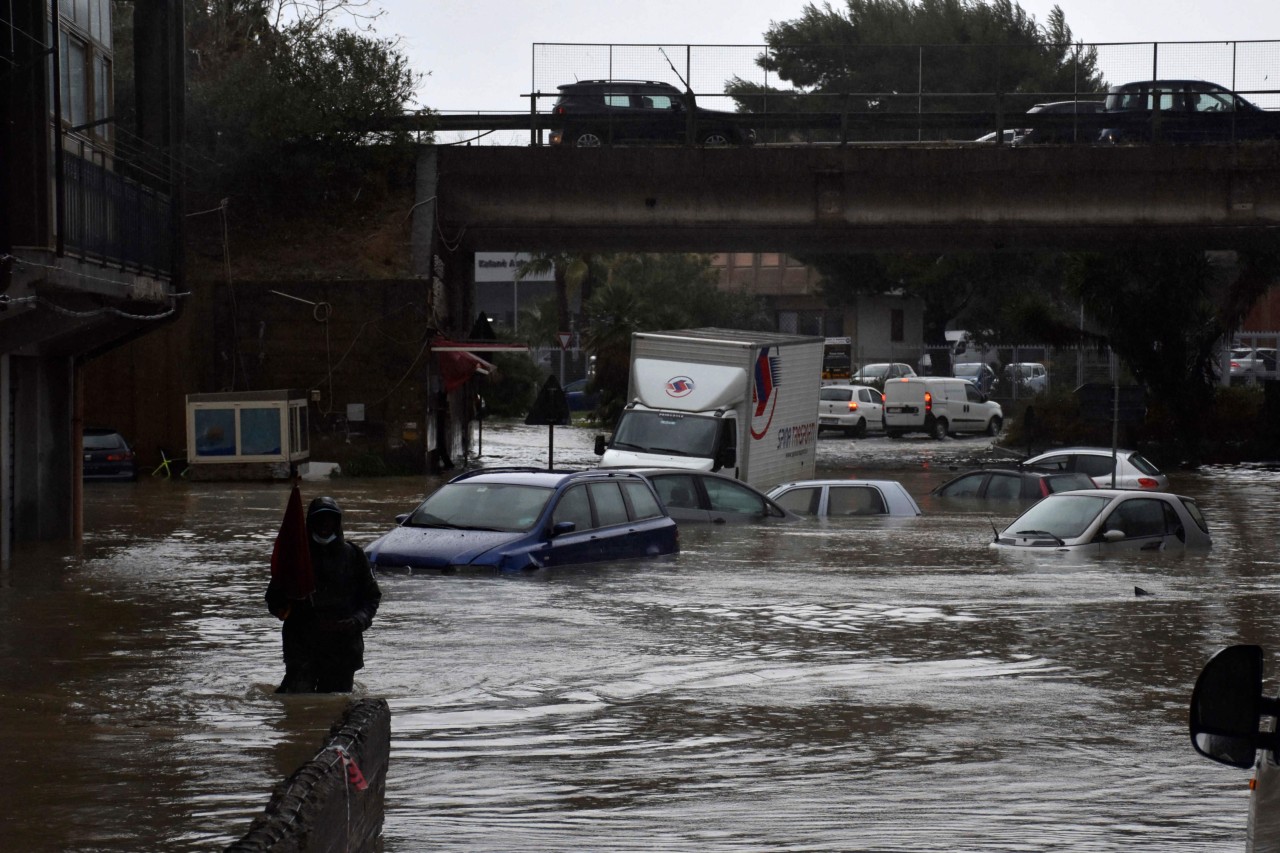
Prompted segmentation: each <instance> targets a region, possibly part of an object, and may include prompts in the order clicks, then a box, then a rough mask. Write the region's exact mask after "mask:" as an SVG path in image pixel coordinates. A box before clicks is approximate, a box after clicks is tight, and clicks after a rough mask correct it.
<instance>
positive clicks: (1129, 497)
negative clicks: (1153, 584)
mask: <svg viewBox="0 0 1280 853" xmlns="http://www.w3.org/2000/svg"><path fill="white" fill-rule="evenodd" d="M1212 544H1213V540H1212V539H1211V538H1210V536H1209V525H1208V524H1207V523H1206V522H1205V520H1204V514H1203V513H1201V512H1200V507H1199V506H1197V505H1196V502H1195V501H1194V500H1192V499H1191V498H1186V497H1182V496H1181V495H1175V494H1171V493H1170V492H1135V491H1132V490H1129V489H1080V490H1078V491H1074V492H1059V493H1057V494H1053V495H1049V496H1048V497H1047V498H1045V499H1044V500H1042V501H1040V502H1039V503H1037V504H1035V505H1034V506H1032V507H1031V508H1030V509H1028V510H1027V511H1026V512H1024V513H1023V514H1022V515H1020V516H1018V518H1017V519H1016V520H1015V521H1014V522H1013V524H1010V525H1009V526H1008V527H1006V528H1005V529H1004V530H1003V531H1001V532H1000V533H999V534H997V535H996V538H995V540H994V541H993V542H992V543H991V547H992V548H1052V549H1055V550H1058V551H1085V552H1095V553H1106V552H1109V551H1116V550H1127V551H1164V550H1167V549H1171V548H1179V549H1180V548H1208V547H1210V546H1211V545H1212Z"/></svg>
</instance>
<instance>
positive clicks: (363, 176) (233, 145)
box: [187, 0, 420, 206]
mask: <svg viewBox="0 0 1280 853" xmlns="http://www.w3.org/2000/svg"><path fill="white" fill-rule="evenodd" d="M284 2H285V0H203V2H199V0H188V2H187V21H188V39H187V50H188V56H189V67H188V72H187V73H188V92H187V136H188V143H189V145H190V146H191V148H192V149H193V155H194V156H193V157H192V158H191V159H192V164H193V167H194V170H195V174H194V176H193V184H195V188H196V189H197V191H199V190H204V191H206V192H209V193H213V194H225V193H228V192H232V193H243V194H246V195H252V196H253V197H254V198H255V200H256V201H257V202H258V203H259V204H277V205H282V206H290V205H300V204H305V203H306V202H307V201H309V200H312V199H315V198H320V197H323V196H324V195H326V194H328V193H330V192H333V191H334V190H341V191H342V192H344V193H351V194H355V193H357V192H359V191H360V190H362V189H363V188H364V187H365V184H366V183H368V182H369V181H368V175H370V174H376V173H377V172H378V171H379V170H385V169H386V168H387V167H388V166H389V165H390V163H391V162H393V161H394V160H395V159H396V158H397V156H398V157H401V158H403V157H404V153H405V152H407V150H408V149H407V147H405V148H403V150H402V151H399V152H397V151H396V150H395V148H396V147H397V146H407V141H408V140H407V136H406V135H405V134H403V133H388V132H377V133H374V132H371V131H370V130H369V128H370V127H371V126H376V125H379V124H385V123H386V120H388V119H391V118H393V117H398V116H400V115H403V113H404V111H405V107H406V105H407V104H408V103H409V102H410V101H411V100H412V98H413V96H414V92H415V90H416V88H417V85H418V82H419V80H420V75H419V74H417V73H415V72H413V71H412V70H410V68H409V64H408V60H407V58H406V57H405V56H404V55H403V54H402V53H400V51H399V50H398V48H397V45H396V43H395V42H394V41H392V40H390V39H379V38H376V37H374V36H372V35H369V34H367V33H364V32H356V31H353V30H348V29H341V28H337V27H335V26H333V25H332V23H331V22H332V21H333V20H334V19H335V18H336V17H337V16H339V15H340V14H341V13H344V12H345V13H347V14H349V15H355V16H356V20H357V21H358V20H359V17H358V16H359V11H358V10H359V8H360V7H361V6H363V5H364V4H361V3H348V2H341V0H340V2H336V3H334V2H321V3H319V4H317V5H315V6H312V7H307V8H305V9H304V8H302V7H297V8H294V7H293V5H292V4H289V5H290V7H291V9H290V16H289V17H290V20H291V22H290V23H288V24H282V23H281V20H282V19H283V18H284V17H286V16H285V15H284V14H283V11H282V5H283V4H284Z"/></svg>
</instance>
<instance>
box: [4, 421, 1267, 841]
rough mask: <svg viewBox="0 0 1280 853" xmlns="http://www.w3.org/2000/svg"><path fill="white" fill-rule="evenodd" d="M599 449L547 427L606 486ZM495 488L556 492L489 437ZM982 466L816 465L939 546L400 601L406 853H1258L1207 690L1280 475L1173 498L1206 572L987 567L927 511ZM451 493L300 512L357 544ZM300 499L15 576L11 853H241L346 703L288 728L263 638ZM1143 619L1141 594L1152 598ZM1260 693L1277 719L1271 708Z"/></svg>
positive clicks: (946, 451)
mask: <svg viewBox="0 0 1280 853" xmlns="http://www.w3.org/2000/svg"><path fill="white" fill-rule="evenodd" d="M591 437H592V433H591V432H590V431H588V430H582V429H565V428H561V429H557V430H556V432H555V461H556V463H557V464H559V465H566V466H568V465H589V464H593V463H594V461H595V457H594V456H593V455H592V454H591V452H590V444H591ZM482 450H483V452H484V454H485V456H484V457H483V461H484V462H485V463H486V464H539V465H544V464H545V463H546V450H547V437H546V430H545V429H542V428H530V427H523V426H521V427H500V426H495V425H490V426H489V427H488V428H487V429H486V431H485V434H484V436H483V447H482ZM990 456H991V453H990V448H989V445H988V444H987V442H986V441H985V440H981V439H963V440H955V439H948V440H946V441H943V442H931V441H927V440H924V439H920V440H911V439H907V440H904V441H897V442H893V441H889V440H888V439H884V438H871V439H866V440H861V441H850V440H848V439H844V438H836V437H834V436H832V437H828V436H826V435H824V436H823V437H822V438H821V439H820V441H819V465H820V473H822V474H824V475H831V476H887V477H893V478H896V479H900V480H902V481H903V482H904V483H905V484H906V485H907V487H908V489H909V490H910V491H911V492H912V493H913V494H914V495H916V496H917V498H918V500H920V502H921V505H922V508H923V509H924V511H925V515H924V516H922V517H920V518H917V519H909V520H897V521H885V520H878V519H872V520H857V521H853V522H843V523H840V524H825V523H819V522H806V523H801V524H796V525H788V526H770V527H759V528H742V529H725V528H715V529H711V528H697V527H685V528H683V529H682V530H681V547H682V551H681V553H680V554H679V555H678V556H677V557H674V558H670V559H667V560H665V561H658V562H642V563H629V564H605V565H593V566H583V567H573V568H563V569H554V570H547V571H545V572H542V573H537V574H532V575H522V576H513V577H506V576H503V577H498V576H491V575H477V576H463V575H455V576H437V575H416V576H407V575H399V574H390V575H383V576H381V577H380V579H379V581H380V584H381V586H382V590H383V596H384V597H383V604H382V608H381V610H380V611H379V613H378V616H377V618H376V619H375V621H374V625H373V627H372V629H371V630H370V631H369V632H368V633H367V634H366V645H367V651H366V663H367V667H366V668H365V669H364V670H362V671H361V672H360V673H358V674H357V693H358V695H367V696H376V697H384V698H386V699H387V700H388V702H389V703H390V706H391V710H392V755H391V765H390V771H389V776H388V779H387V803H386V805H387V814H386V824H385V827H384V846H385V849H386V850H389V851H391V850H394V851H418V850H427V849H430V850H567V849H595V850H605V849H607V850H641V849H643V850H653V849H662V850H698V851H705V850H715V851H746V850H865V851H913V853H914V851H927V850H937V849H948V850H971V851H1051V850H1052V851H1062V850H1071V851H1126V853H1127V851H1131V850H1135V849H1137V850H1151V851H1193V850H1194V851H1218V850H1223V851H1241V850H1243V849H1244V832H1245V819H1246V812H1247V806H1248V792H1247V783H1248V779H1249V776H1250V775H1251V774H1249V773H1248V772H1247V771H1243V770H1236V769H1232V768H1227V767H1223V766H1221V765H1216V764H1212V763H1210V762H1208V761H1206V760H1205V759H1202V758H1200V757H1198V756H1197V755H1196V754H1195V753H1194V752H1193V751H1192V749H1191V746H1190V742H1189V738H1188V735H1187V730H1186V719H1187V704H1188V700H1189V698H1190V692H1191V686H1192V684H1193V682H1194V679H1195V676H1196V674H1197V673H1198V672H1199V669H1200V667H1201V666H1202V665H1203V664H1204V662H1205V661H1206V660H1207V659H1208V658H1209V657H1210V655H1212V654H1213V652H1215V651H1216V650H1217V649H1219V648H1220V647H1222V646H1224V645H1227V644H1230V643H1238V642H1254V643H1259V644H1261V645H1262V646H1263V647H1264V648H1265V649H1266V650H1267V652H1268V662H1269V665H1270V664H1271V659H1272V657H1273V656H1274V655H1275V654H1276V653H1277V652H1280V644H1278V643H1275V642H1274V641H1273V638H1274V637H1275V635H1276V633H1277V628H1278V627H1280V626H1278V623H1277V618H1276V613H1277V609H1278V607H1280V580H1278V574H1280V565H1278V563H1280V560H1278V559H1277V556H1276V554H1277V549H1276V540H1275V520H1276V518H1277V510H1280V489H1277V488H1276V486H1277V476H1278V475H1277V474H1276V473H1275V472H1274V471H1268V470H1265V469H1260V468H1249V467H1240V468H1219V469H1210V470H1201V471H1197V472H1170V473H1171V479H1172V480H1173V487H1174V490H1175V491H1179V492H1181V493H1184V494H1189V495H1191V496H1193V497H1195V498H1196V499H1197V500H1198V501H1199V502H1200V503H1201V505H1202V507H1203V508H1204V510H1205V513H1206V515H1207V516H1208V518H1209V521H1210V524H1211V526H1212V533H1213V535H1214V548H1213V549H1212V550H1211V551H1209V552H1207V553H1200V554H1152V553H1139V554H1131V555H1128V556H1122V557H1113V558H1107V559H1096V558H1080V557H1071V556H1068V555H1061V554H1037V555H1035V556H1021V555H1017V556H1013V555H1008V554H1003V553H996V552H992V551H990V550H988V548H987V542H988V541H989V540H990V539H991V523H992V520H993V519H994V521H995V523H996V524H997V525H1000V526H1002V525H1003V524H1004V523H1006V522H1007V521H1009V520H1011V518H1012V515H1013V514H1014V512H1013V511H1000V510H997V511H996V512H994V513H992V512H991V511H990V510H987V509H957V508H956V507H951V506H939V505H937V504H935V503H932V502H930V500H929V499H928V498H927V497H925V496H924V495H925V493H926V492H927V491H928V490H929V489H930V488H932V486H934V485H936V484H938V483H940V482H942V481H943V480H944V479H946V478H948V477H950V476H952V475H953V474H954V473H956V471H955V470H954V469H955V468H957V467H965V466H967V465H968V464H969V463H970V462H971V461H973V460H975V459H983V460H985V459H989V457H990ZM434 485H435V482H434V481H432V480H430V479H426V478H395V479H377V480H335V481H308V482H304V484H303V497H304V499H306V500H309V499H310V498H312V497H314V496H316V495H319V494H331V495H333V496H334V497H335V498H337V500H338V501H339V502H340V503H341V504H342V505H343V507H344V508H345V509H346V511H347V514H346V527H347V533H348V537H349V538H350V539H352V540H353V541H356V542H359V543H362V544H363V543H367V542H368V541H370V540H372V538H374V537H375V536H376V535H378V534H379V533H381V532H383V531H384V530H386V529H387V528H388V527H389V526H390V524H391V523H393V517H394V515H395V514H396V513H397V512H403V511H406V510H407V509H409V508H411V507H412V506H413V505H414V504H415V503H416V501H417V500H419V499H420V498H421V497H423V496H424V495H425V494H426V493H427V492H429V491H430V490H431V489H432V488H433V487H434ZM286 498H287V486H284V485H266V484H192V483H187V482H185V481H173V482H169V481H159V480H146V479H144V480H143V481H141V482H138V483H136V484H124V485H114V484H96V483H95V484H87V488H86V499H85V503H86V508H85V528H86V535H85V543H84V546H83V548H82V549H81V550H80V552H79V553H71V552H69V551H68V550H67V549H66V548H64V547H63V546H39V547H25V546H24V547H23V548H21V549H20V550H19V551H18V552H17V553H16V554H15V555H14V560H13V564H12V565H11V566H10V567H9V568H8V569H7V570H6V571H5V572H4V574H3V575H0V732H3V733H4V736H5V737H4V740H5V745H6V752H7V755H6V756H5V758H6V759H7V760H6V761H5V762H4V763H5V767H6V771H7V774H8V778H9V785H8V786H7V788H8V798H7V800H8V806H7V807H6V808H5V809H4V810H2V811H0V838H3V839H4V842H3V844H4V847H5V849H9V850H23V851H45V850H48V851H117V850H119V851H137V850H209V849H219V848H221V847H223V846H225V845H226V844H229V843H230V842H231V841H233V840H235V839H236V838H238V837H239V836H241V835H242V834H243V833H244V832H245V831H246V830H247V828H248V825H249V823H250V821H251V820H252V818H253V817H254V816H255V815H256V814H257V813H259V812H260V811H261V809H262V807H263V806H264V805H265V803H266V801H267V798H268V794H269V792H270V790H271V788H272V786H273V785H274V784H276V783H277V782H278V781H279V780H281V779H282V778H284V777H285V776H287V775H288V774H289V773H290V772H291V771H292V770H293V769H294V768H295V767H296V766H297V765H298V764H300V763H301V762H303V761H305V760H306V759H307V758H309V757H310V756H311V755H312V754H313V753H314V752H315V751H316V750H317V749H318V748H319V746H320V745H321V744H322V742H323V740H324V736H325V733H326V732H327V730H328V727H329V725H330V723H331V722H332V721H333V720H334V719H335V718H336V717H337V716H338V715H339V714H340V713H341V711H342V709H343V708H344V707H345V705H346V702H347V701H348V697H346V696H289V697H279V696H276V695H274V693H273V692H272V691H273V689H274V687H275V684H276V682H277V681H278V680H279V678H280V676H281V674H282V671H283V665H282V663H281V661H280V640H279V623H278V622H277V621H276V620H275V619H274V618H273V617H271V616H270V615H269V614H268V613H267V611H266V608H265V606H264V604H263V601H262V595H263V592H264V590H265V586H266V582H267V579H268V574H269V570H268V560H269V556H270V552H271V546H272V542H273V540H274V537H275V532H276V529H277V527H278V525H279V521H280V517H281V515H282V513H283V509H284V505H285V501H286ZM1135 587H1141V588H1142V589H1144V590H1146V591H1148V592H1150V593H1151V594H1150V595H1146V596H1136V595H1135V590H1134V588H1135ZM1269 684H1270V692H1271V693H1274V692H1275V687H1274V681H1270V682H1269Z"/></svg>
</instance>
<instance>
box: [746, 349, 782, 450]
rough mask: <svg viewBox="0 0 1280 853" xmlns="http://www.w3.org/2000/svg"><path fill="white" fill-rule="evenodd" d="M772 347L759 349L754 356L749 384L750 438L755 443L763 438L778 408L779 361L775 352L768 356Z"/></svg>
mask: <svg viewBox="0 0 1280 853" xmlns="http://www.w3.org/2000/svg"><path fill="white" fill-rule="evenodd" d="M773 349H774V347H761V348H760V354H759V355H757V356H756V366H755V370H754V371H753V376H752V383H751V403H752V405H753V406H754V408H753V409H752V412H751V437H752V438H753V439H755V440H756V441H759V440H760V439H762V438H764V437H765V435H766V434H767V433H768V432H769V425H770V424H771V423H773V412H774V410H775V409H777V408H778V374H779V371H780V359H779V358H778V355H777V354H776V352H775V353H774V354H772V355H771V354H770V350H773Z"/></svg>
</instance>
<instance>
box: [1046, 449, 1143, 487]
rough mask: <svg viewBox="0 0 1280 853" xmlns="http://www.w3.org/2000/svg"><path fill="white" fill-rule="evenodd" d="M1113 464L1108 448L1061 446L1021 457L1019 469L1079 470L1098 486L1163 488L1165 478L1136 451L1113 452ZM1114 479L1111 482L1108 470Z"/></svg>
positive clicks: (1118, 450)
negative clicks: (1057, 448) (1028, 456)
mask: <svg viewBox="0 0 1280 853" xmlns="http://www.w3.org/2000/svg"><path fill="white" fill-rule="evenodd" d="M1114 456H1115V464H1114V465H1113V464H1112V452H1111V448H1109V447H1065V448H1063V449H1061V450H1050V451H1048V452H1047V453H1041V454H1039V455H1038V456H1032V457H1031V458H1030V459H1027V460H1024V461H1023V463H1022V467H1023V468H1030V469H1032V470H1039V471H1079V472H1081V473H1084V474H1088V475H1089V476H1090V477H1091V478H1092V479H1093V483H1094V485H1095V486H1097V487H1098V488H1100V489H1105V488H1116V489H1139V490H1144V491H1146V490H1163V489H1168V488H1169V478H1168V477H1166V476H1165V475H1164V474H1162V473H1161V472H1160V469H1159V468H1157V467H1156V466H1155V465H1152V464H1151V463H1150V462H1148V461H1147V459H1146V457H1144V456H1143V455H1142V454H1141V453H1138V452H1137V451H1136V450H1120V449H1117V450H1116V451H1115V454H1114ZM1113 470H1114V472H1115V482H1114V483H1113V482H1112V477H1111V474H1112V471H1113Z"/></svg>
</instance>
